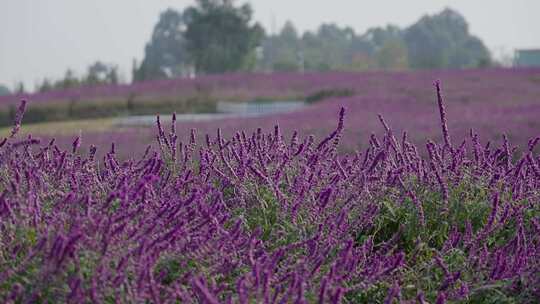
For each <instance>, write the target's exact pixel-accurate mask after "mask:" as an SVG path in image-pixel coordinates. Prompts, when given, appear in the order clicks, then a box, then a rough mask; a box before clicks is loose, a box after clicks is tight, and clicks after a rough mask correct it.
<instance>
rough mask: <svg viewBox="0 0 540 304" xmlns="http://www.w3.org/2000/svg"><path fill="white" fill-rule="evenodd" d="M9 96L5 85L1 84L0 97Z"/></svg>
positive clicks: (9, 92)
mask: <svg viewBox="0 0 540 304" xmlns="http://www.w3.org/2000/svg"><path fill="white" fill-rule="evenodd" d="M10 94H11V91H10V90H9V88H8V87H6V86H5V85H3V84H0V96H3V95H10Z"/></svg>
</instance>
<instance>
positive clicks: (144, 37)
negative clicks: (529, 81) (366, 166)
mask: <svg viewBox="0 0 540 304" xmlns="http://www.w3.org/2000/svg"><path fill="white" fill-rule="evenodd" d="M238 1H239V2H250V3H251V4H252V6H253V8H254V11H255V19H256V20H257V21H259V22H261V23H262V24H263V25H264V27H265V28H266V29H267V30H270V29H271V27H272V23H273V22H272V20H273V19H274V20H275V24H276V29H279V28H280V27H281V26H282V25H283V23H284V22H285V21H286V20H288V19H290V20H292V21H293V22H294V24H295V25H296V26H297V28H298V29H299V30H302V31H303V30H313V29H316V28H317V27H318V25H319V24H321V23H322V22H335V23H337V24H339V25H342V26H344V25H349V26H351V27H353V28H354V29H355V30H356V31H357V32H358V33H362V32H364V31H365V30H366V29H367V28H369V27H373V26H383V25H386V24H388V23H392V24H395V25H398V26H400V27H405V26H408V25H410V24H412V23H414V22H415V21H416V20H417V19H418V18H419V17H421V16H422V15H424V14H426V13H429V14H433V13H436V12H439V11H440V10H442V9H443V8H445V7H450V8H453V9H456V10H458V11H459V12H460V13H462V14H463V15H464V16H465V18H466V19H467V21H468V22H469V25H470V30H471V32H472V33H473V34H475V35H477V36H479V37H480V38H481V39H483V40H484V42H485V43H486V44H487V46H488V47H489V48H490V49H491V50H495V51H496V52H499V51H500V50H505V51H506V52H512V50H513V49H515V48H531V47H536V48H540V16H539V12H540V0H407V1H404V0H376V1H362V0H333V1H328V0H251V1H242V0H238ZM192 3H193V1H188V0H176V1H174V0H0V83H3V84H6V85H8V86H9V87H11V88H12V87H13V86H14V84H15V82H17V81H24V82H25V84H26V86H27V88H29V89H33V88H34V85H35V84H36V83H37V82H38V81H41V80H42V79H43V78H44V77H50V78H54V79H55V78H59V77H62V76H63V74H64V72H65V70H66V69H67V68H71V69H74V70H75V71H76V73H77V74H78V75H80V74H82V73H83V72H84V71H85V69H86V67H87V66H88V65H89V64H90V63H92V62H94V61H96V60H97V59H99V60H102V61H104V62H107V63H116V64H118V65H119V66H120V71H121V73H122V74H123V75H124V77H125V78H126V79H129V78H130V69H131V62H132V59H133V58H138V59H139V60H140V59H141V58H142V57H143V52H144V45H145V43H146V42H147V41H148V40H149V38H150V35H151V32H152V28H153V26H154V25H155V23H156V22H157V19H158V16H159V13H160V12H161V11H162V10H164V9H166V8H167V7H173V8H176V9H179V10H182V9H183V8H184V7H186V6H188V5H191V4H192Z"/></svg>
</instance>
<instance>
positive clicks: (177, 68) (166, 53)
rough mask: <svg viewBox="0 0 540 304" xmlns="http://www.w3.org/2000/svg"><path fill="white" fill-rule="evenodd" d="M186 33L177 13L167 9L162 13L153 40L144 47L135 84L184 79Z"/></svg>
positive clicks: (185, 70)
mask: <svg viewBox="0 0 540 304" xmlns="http://www.w3.org/2000/svg"><path fill="white" fill-rule="evenodd" d="M185 29H186V24H185V21H184V17H183V16H182V14H181V13H180V12H177V11H175V10H173V9H167V10H166V11H164V12H163V13H161V15H160V16H159V21H158V23H157V24H156V25H155V27H154V31H153V33H152V38H151V40H150V41H149V42H148V43H147V44H146V47H145V50H144V52H145V56H144V60H143V62H142V64H141V65H140V67H136V70H135V73H134V81H144V80H149V79H164V78H169V77H178V76H185V75H187V73H188V69H189V55H188V52H187V49H186V39H185V37H184V32H185Z"/></svg>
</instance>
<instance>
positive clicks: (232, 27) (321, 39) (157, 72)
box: [3, 0, 493, 93]
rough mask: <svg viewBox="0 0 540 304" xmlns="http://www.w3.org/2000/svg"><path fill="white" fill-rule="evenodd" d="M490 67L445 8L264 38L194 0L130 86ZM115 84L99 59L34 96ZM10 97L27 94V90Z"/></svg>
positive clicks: (161, 34) (245, 17)
mask: <svg viewBox="0 0 540 304" xmlns="http://www.w3.org/2000/svg"><path fill="white" fill-rule="evenodd" d="M492 64H493V62H492V59H491V55H490V52H489V51H488V49H487V48H486V46H485V45H484V43H483V42H482V40H480V39H479V38H478V37H476V36H474V35H472V34H471V33H470V32H469V26H468V24H467V21H466V20H465V18H464V17H463V16H462V15H461V14H459V13H458V12H456V11H454V10H452V9H448V8H447V9H444V10H443V11H441V12H440V13H438V14H434V15H425V16H423V17H422V18H420V19H419V20H418V21H417V22H416V23H414V24H413V25H411V26H409V27H406V28H399V27H397V26H394V25H387V26H385V27H374V28H370V29H368V30H367V31H366V32H365V33H356V32H355V31H354V29H352V28H351V27H340V26H338V25H336V24H332V23H325V24H322V25H320V26H319V28H318V29H317V30H315V31H305V32H304V33H300V32H299V31H298V30H297V29H296V27H295V26H294V24H293V23H292V22H290V21H287V22H286V23H285V24H284V26H283V27H282V29H281V30H280V31H279V32H277V33H268V32H267V31H266V30H265V29H264V28H263V27H262V26H261V25H260V24H259V23H257V22H254V21H253V9H252V7H251V6H250V5H249V4H242V5H237V4H236V2H235V1H234V0H196V2H195V4H194V5H193V6H189V7H187V8H186V9H184V10H183V11H178V10H175V9H171V8H170V9H167V10H165V11H164V12H162V13H161V14H160V17H159V20H158V22H157V24H156V25H155V26H154V29H153V32H152V36H151V37H150V40H149V42H148V43H147V44H146V46H145V50H144V58H143V60H142V61H141V62H140V63H139V62H137V61H136V60H134V62H133V69H132V80H133V81H134V82H137V81H145V80H155V79H167V78H176V77H190V76H194V75H195V74H197V75H204V74H217V73H226V72H236V71H257V72H273V71H301V72H303V71H328V70H349V71H363V70H373V69H376V70H404V69H444V68H456V69H460V68H474V67H485V66H490V65H492ZM118 81H119V80H118V68H117V66H115V65H112V64H104V63H102V62H99V61H97V62H96V63H94V64H92V65H91V66H90V67H89V68H88V71H87V73H86V74H85V75H84V76H82V77H80V78H77V77H75V76H74V73H73V71H71V70H68V71H66V74H65V76H64V78H63V79H60V80H56V81H51V80H49V79H44V80H43V82H42V83H41V84H39V85H38V86H37V88H36V90H37V91H39V92H46V91H49V90H52V89H68V88H73V87H78V86H83V85H97V84H117V83H118ZM3 89H4V88H3ZM3 91H5V90H3ZM15 91H16V92H19V93H20V92H24V87H23V86H22V85H21V86H19V87H18V88H16V89H15ZM4 93H5V92H4Z"/></svg>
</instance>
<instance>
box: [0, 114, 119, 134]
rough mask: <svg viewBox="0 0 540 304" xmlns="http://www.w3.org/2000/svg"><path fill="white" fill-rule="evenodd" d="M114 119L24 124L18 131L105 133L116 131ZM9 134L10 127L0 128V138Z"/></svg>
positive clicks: (25, 132)
mask: <svg viewBox="0 0 540 304" xmlns="http://www.w3.org/2000/svg"><path fill="white" fill-rule="evenodd" d="M115 123H116V118H97V119H83V120H71V121H57V122H40V123H33V124H24V125H22V126H21V130H20V131H19V132H20V133H21V134H32V135H35V134H40V135H74V134H78V133H79V132H107V131H111V130H113V129H117V128H119V127H117V126H116V125H115ZM10 133H11V127H2V128H0V136H2V137H6V136H9V134H10Z"/></svg>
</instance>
